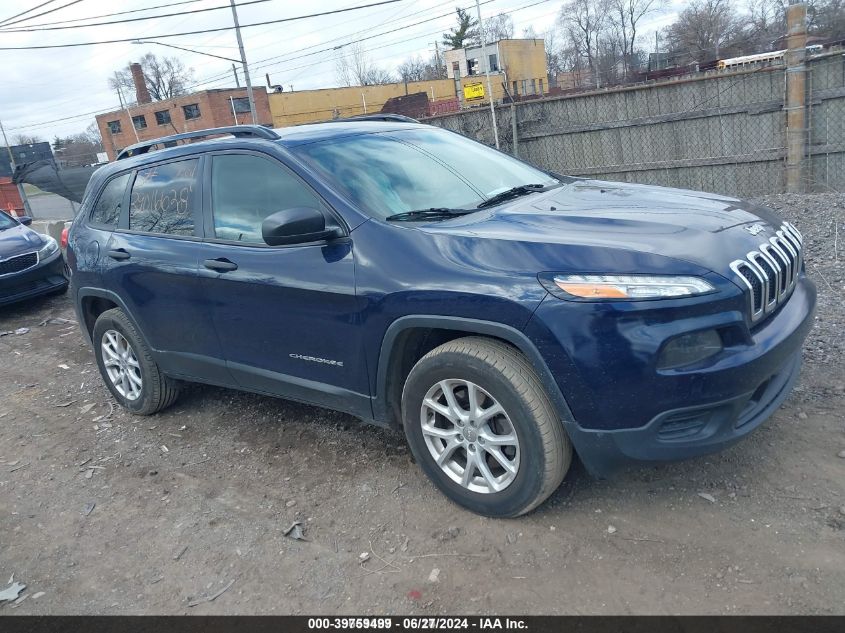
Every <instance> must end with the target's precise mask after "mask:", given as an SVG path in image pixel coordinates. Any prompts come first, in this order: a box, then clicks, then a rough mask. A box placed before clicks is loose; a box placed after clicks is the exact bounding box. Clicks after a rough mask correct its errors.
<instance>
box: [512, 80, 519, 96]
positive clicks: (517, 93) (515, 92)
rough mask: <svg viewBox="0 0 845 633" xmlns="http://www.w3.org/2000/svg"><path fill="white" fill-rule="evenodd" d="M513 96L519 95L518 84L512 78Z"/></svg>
mask: <svg viewBox="0 0 845 633" xmlns="http://www.w3.org/2000/svg"><path fill="white" fill-rule="evenodd" d="M513 96H514V97H518V96H519V84H517V83H516V79H514V80H513Z"/></svg>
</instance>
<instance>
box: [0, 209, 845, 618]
mask: <svg viewBox="0 0 845 633" xmlns="http://www.w3.org/2000/svg"><path fill="white" fill-rule="evenodd" d="M768 203H769V204H772V205H773V206H778V207H781V208H783V212H784V214H785V215H786V216H787V217H790V218H791V219H794V220H795V221H796V223H797V224H798V225H799V227H800V228H801V229H802V230H803V232H804V234H805V237H806V242H807V247H808V257H807V263H808V272H809V273H810V275H811V276H813V277H814V278H815V279H816V282H817V284H818V287H819V293H820V303H819V312H818V319H817V324H816V328H815V329H814V331H813V333H812V334H811V339H810V340H809V341H808V344H807V347H806V352H805V359H806V362H805V366H804V373H803V376H802V379H801V382H800V384H799V385H798V386H797V388H796V389H795V391H794V393H793V395H792V397H791V398H790V399H789V400H788V401H787V402H786V404H785V405H784V406H783V407H782V408H781V410H779V411H778V412H777V414H776V415H775V416H774V417H773V418H772V419H771V420H770V421H769V422H767V423H766V424H765V425H764V426H763V427H762V428H760V429H759V430H758V431H757V432H755V433H754V434H753V435H752V436H751V437H750V438H749V439H748V440H746V441H745V442H742V443H740V444H739V445H737V446H736V447H734V448H732V449H730V450H728V451H726V452H724V453H720V454H717V455H713V456H710V457H706V458H702V459H697V460H693V461H689V462H685V463H679V464H672V465H661V466H653V467H645V468H639V469H632V470H630V471H628V472H626V473H624V474H622V475H619V476H617V477H616V478H615V479H613V480H611V481H603V482H599V481H594V480H591V479H590V478H589V477H588V476H587V475H586V474H585V473H584V472H583V470H582V469H581V468H580V467H579V466H577V465H576V467H575V468H574V469H573V470H572V471H571V472H570V474H569V475H568V476H567V478H566V481H565V482H564V484H563V486H562V487H561V488H560V489H559V490H558V492H557V493H556V494H555V495H554V496H553V497H552V498H551V499H550V500H549V501H548V502H547V503H545V504H544V505H542V506H541V507H540V508H539V509H538V510H536V511H535V512H533V513H532V514H530V515H528V516H526V517H523V518H520V519H516V520H493V519H485V518H481V517H478V516H475V515H473V514H470V513H468V512H465V511H463V510H462V509H460V508H458V507H457V506H455V505H453V504H451V503H450V502H449V501H447V500H446V498H445V497H443V496H442V495H441V494H439V493H438V492H437V491H436V490H435V489H434V487H433V486H432V485H431V484H430V483H428V481H427V480H426V479H425V478H424V477H423V476H422V474H421V472H420V471H419V470H418V468H417V467H416V466H415V464H413V463H412V461H411V458H410V454H409V452H408V450H407V449H406V447H405V444H404V439H403V438H402V437H401V436H400V435H399V434H397V433H393V432H388V431H384V430H380V429H377V428H373V427H367V426H363V425H361V424H359V423H358V422H357V421H356V420H355V419H353V418H351V417H348V416H345V415H342V414H338V413H333V412H329V411H325V410H322V409H317V408H313V407H308V406H304V405H300V404H296V403H291V402H286V401H283V400H276V399H272V398H265V397H259V396H254V395H249V394H241V393H237V392H234V391H228V390H224V389H215V388H210V387H199V386H196V387H190V388H189V389H188V390H187V391H186V392H185V393H184V394H183V395H182V397H181V398H180V400H179V401H178V402H177V404H176V405H175V406H174V407H173V408H171V409H170V410H168V411H166V412H165V413H162V414H160V415H157V416H154V417H149V418H139V417H133V416H130V415H127V414H125V413H124V412H123V411H122V410H120V409H119V408H117V407H114V406H113V405H110V404H109V402H110V397H109V394H108V392H107V391H106V389H105V387H104V386H103V385H102V382H101V380H100V376H99V374H98V373H97V369H96V367H95V365H94V360H93V355H92V352H91V351H90V349H89V348H88V347H87V346H86V344H85V343H84V342H83V340H82V336H81V334H80V333H79V331H78V329H77V326H76V325H75V324H73V323H71V324H67V323H55V322H53V323H48V324H46V325H39V324H40V323H41V322H42V321H44V320H45V319H48V318H50V317H59V318H64V319H73V318H74V314H73V311H72V308H71V305H70V302H69V301H68V299H67V298H66V297H53V298H46V299H40V300H37V301H33V302H29V303H25V304H19V305H16V306H13V307H7V308H2V309H0V331H7V330H15V329H17V328H30V329H29V331H28V332H27V333H23V334H12V335H8V336H4V337H2V338H0V591H2V590H3V589H5V588H6V587H7V583H6V581H7V579H9V577H10V576H12V575H13V574H14V579H15V581H19V582H22V583H25V584H26V585H27V588H26V590H25V591H24V592H23V593H22V594H21V596H22V597H23V601H21V602H19V603H8V602H7V603H0V614H47V613H49V614H59V613H67V614H117V613H120V614H127V613H130V614H179V613H189V614H266V613H276V614H287V613H292V614H304V613H325V614H334V613H369V614H375V613H392V614H402V613H411V614H442V613H462V614H476V613H499V614H502V613H528V614H599V613H601V614H610V613H612V614H645V613H653V614H734V613H742V614H749V613H753V614H760V613H767V614H809V613H818V614H845V416H843V411H845V358H843V354H842V347H843V326H845V318H843V315H845V310H843V302H845V252H840V251H842V250H843V246H842V245H840V244H839V236H838V232H840V230H841V231H845V224H843V221H845V210H844V209H845V197H843V196H835V195H820V196H800V197H799V196H791V197H790V196H778V197H776V198H772V199H769V200H768ZM837 224H838V228H839V230H837V229H836V225H837ZM842 237H843V238H845V233H843V236H842ZM842 242H843V244H845V240H843V241H842ZM295 521H301V523H302V528H303V529H304V534H305V538H306V539H307V540H306V541H297V540H292V539H290V538H288V537H286V536H285V535H284V531H285V530H286V529H287V528H288V527H289V526H291V524H292V523H293V522H295ZM365 552H366V553H367V555H364V556H362V554H363V553H365ZM362 558H366V560H362ZM221 591H222V593H221Z"/></svg>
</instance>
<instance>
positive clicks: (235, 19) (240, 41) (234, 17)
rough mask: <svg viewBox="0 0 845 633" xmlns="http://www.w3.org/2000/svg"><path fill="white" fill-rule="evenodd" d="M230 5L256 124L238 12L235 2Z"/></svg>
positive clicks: (251, 109) (230, 0) (253, 100)
mask: <svg viewBox="0 0 845 633" xmlns="http://www.w3.org/2000/svg"><path fill="white" fill-rule="evenodd" d="M229 4H231V5H232V19H233V20H234V21H235V35H236V36H237V38H238V49H240V52H241V64H243V67H244V81H245V82H246V93H247V96H248V97H249V113H250V115H252V124H253V125H255V124H256V123H257V118H256V116H255V99H254V98H253V96H252V82H251V81H250V80H249V68H248V67H247V65H246V53H245V52H244V41H243V39H242V38H241V25H240V24H239V23H238V10H237V8H235V0H229Z"/></svg>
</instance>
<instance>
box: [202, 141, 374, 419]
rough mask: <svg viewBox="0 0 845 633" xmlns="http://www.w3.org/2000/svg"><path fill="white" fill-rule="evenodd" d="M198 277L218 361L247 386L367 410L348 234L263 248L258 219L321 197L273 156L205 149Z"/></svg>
mask: <svg viewBox="0 0 845 633" xmlns="http://www.w3.org/2000/svg"><path fill="white" fill-rule="evenodd" d="M209 158H210V160H211V166H210V169H207V170H206V174H207V176H206V178H207V179H209V180H210V183H209V185H208V186H207V188H206V191H209V192H210V200H209V204H207V205H206V221H205V232H206V243H205V254H204V256H203V259H202V261H200V267H199V270H200V273H199V274H200V276H201V277H202V279H203V281H204V284H205V288H206V290H207V297H208V299H207V301H208V304H209V305H210V306H211V313H212V317H213V321H214V325H215V327H216V328H217V333H218V337H219V339H220V344H221V346H222V348H223V354H224V357H225V358H226V361H227V365H228V367H229V370H230V371H231V373H232V375H233V376H234V378H235V380H236V381H237V382H238V383H239V384H240V385H241V386H243V387H245V388H247V389H253V390H256V391H261V392H264V393H270V394H275V395H280V396H283V397H288V398H292V399H296V400H302V401H306V402H315V403H319V404H325V405H327V406H332V407H334V408H338V409H342V410H346V411H349V412H351V413H355V414H359V415H366V416H369V415H370V413H371V410H370V404H369V390H368V386H367V384H368V383H367V374H366V366H365V362H364V355H363V353H362V350H361V336H360V332H359V329H360V328H359V327H358V322H359V315H358V313H359V310H360V307H359V305H358V301H357V300H356V297H355V267H354V255H353V247H352V241H351V239H349V238H344V239H341V240H336V241H333V242H331V243H328V244H327V243H311V244H302V245H294V246H282V247H271V246H268V245H267V244H265V243H264V240H263V239H262V236H261V224H262V222H263V221H264V219H265V218H266V217H267V216H269V215H271V214H272V213H275V212H276V211H280V210H282V209H286V208H292V207H312V208H317V209H320V210H322V211H324V212H325V213H326V214H327V216H329V217H332V216H331V214H332V212H331V211H330V210H329V208H328V206H327V205H326V203H325V202H323V200H322V199H321V198H320V197H319V196H318V195H317V194H316V193H315V192H314V191H313V190H312V189H311V188H310V187H309V186H308V185H307V184H306V183H305V182H303V181H302V180H301V179H300V178H299V177H297V176H296V175H295V174H294V173H293V172H292V171H290V170H289V169H288V168H287V167H285V166H284V165H283V164H282V163H280V162H279V161H278V160H276V159H275V158H271V157H269V156H266V155H263V154H258V153H219V154H214V155H212V156H210V157H209Z"/></svg>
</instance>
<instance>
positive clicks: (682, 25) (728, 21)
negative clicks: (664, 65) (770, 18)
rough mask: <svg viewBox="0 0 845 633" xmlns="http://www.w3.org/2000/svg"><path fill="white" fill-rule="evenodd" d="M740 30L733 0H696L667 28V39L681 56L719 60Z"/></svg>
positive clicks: (682, 57) (691, 58)
mask: <svg viewBox="0 0 845 633" xmlns="http://www.w3.org/2000/svg"><path fill="white" fill-rule="evenodd" d="M740 30H741V21H740V18H739V16H738V15H737V12H736V10H735V9H734V7H733V5H732V4H731V2H730V0H692V1H691V2H689V3H688V4H687V7H686V8H685V9H684V10H683V11H682V12H681V13H680V15H679V16H678V19H677V20H676V21H675V23H674V24H671V25H669V26H668V27H667V28H666V31H665V38H666V40H667V42H668V43H669V48H670V50H671V51H673V52H674V53H675V54H676V58H678V59H686V60H688V61H696V60H705V59H718V58H719V56H720V54H721V53H722V52H723V51H724V48H725V47H726V46H727V45H728V44H730V43H731V42H732V41H733V40H734V39H735V38H736V36H737V34H738V33H739V32H740Z"/></svg>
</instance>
